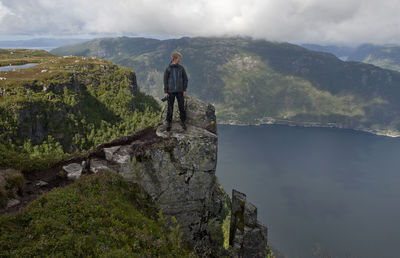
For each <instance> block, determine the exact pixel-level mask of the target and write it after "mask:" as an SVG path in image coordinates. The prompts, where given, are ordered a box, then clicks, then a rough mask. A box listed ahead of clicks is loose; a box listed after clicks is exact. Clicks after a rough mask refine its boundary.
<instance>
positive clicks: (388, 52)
mask: <svg viewBox="0 0 400 258" xmlns="http://www.w3.org/2000/svg"><path fill="white" fill-rule="evenodd" d="M301 46H303V47H305V48H307V49H309V50H313V51H320V52H326V53H331V54H334V55H335V56H337V57H338V58H340V59H342V60H347V61H357V62H363V63H367V64H372V65H375V66H379V67H381V68H384V69H391V70H395V71H400V46H397V45H373V44H362V45H360V46H358V47H344V46H334V45H329V46H321V45H316V44H302V45H301Z"/></svg>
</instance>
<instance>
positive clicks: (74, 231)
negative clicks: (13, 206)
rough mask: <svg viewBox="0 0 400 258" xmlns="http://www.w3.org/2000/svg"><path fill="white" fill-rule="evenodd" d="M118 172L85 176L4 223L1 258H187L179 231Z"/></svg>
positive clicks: (0, 221)
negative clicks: (104, 257) (167, 224)
mask: <svg viewBox="0 0 400 258" xmlns="http://www.w3.org/2000/svg"><path fill="white" fill-rule="evenodd" d="M155 214H157V212H156V210H155V208H154V207H153V206H152V204H151V203H150V202H149V200H148V199H147V198H146V196H145V194H144V193H143V192H142V191H141V190H140V189H139V188H138V186H136V185H133V184H131V183H128V182H127V181H125V180H124V179H123V178H122V177H121V176H119V175H117V174H115V173H111V172H109V173H99V174H96V175H91V176H85V177H83V178H81V179H79V180H77V181H76V182H75V183H74V184H73V185H70V186H67V187H65V188H63V189H55V190H53V191H51V192H50V193H47V194H44V195H42V196H41V197H40V198H39V199H37V200H36V201H34V202H33V203H31V204H30V205H29V206H28V207H27V208H26V209H24V210H23V211H20V212H19V213H17V214H15V215H4V216H3V217H1V218H0V256H1V257H33V256H52V257H77V256H80V257H83V256H84V257H87V256H93V257H98V256H107V257H122V256H123V257H144V256H146V257H188V256H189V255H190V252H189V251H188V250H187V249H185V248H184V246H183V243H182V241H181V239H180V235H179V234H178V233H177V232H176V230H174V229H173V230H172V231H171V232H167V230H166V224H165V222H164V221H163V219H162V217H159V218H157V217H156V216H155Z"/></svg>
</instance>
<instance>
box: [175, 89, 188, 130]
mask: <svg viewBox="0 0 400 258" xmlns="http://www.w3.org/2000/svg"><path fill="white" fill-rule="evenodd" d="M176 98H177V99H178V107H179V116H180V118H181V125H182V127H183V129H186V125H185V121H186V110H185V98H184V96H183V92H178V93H177V94H176Z"/></svg>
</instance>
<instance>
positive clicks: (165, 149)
mask: <svg viewBox="0 0 400 258" xmlns="http://www.w3.org/2000/svg"><path fill="white" fill-rule="evenodd" d="M185 105H186V110H187V117H188V119H187V130H183V129H182V128H181V127H180V125H179V123H178V122H177V119H178V115H177V114H174V119H175V120H174V121H173V124H172V130H171V131H170V132H167V131H166V130H165V129H166V126H165V124H163V121H165V115H166V110H165V108H164V111H163V114H162V116H161V122H160V125H159V126H158V127H157V128H156V129H153V128H147V129H145V130H142V131H140V132H138V133H136V134H135V135H133V136H129V137H128V136H127V137H120V138H118V139H115V140H114V141H112V142H110V143H106V144H102V145H99V146H98V147H97V148H95V149H94V150H92V151H91V152H90V153H88V155H87V159H86V160H83V162H82V163H81V164H79V163H71V164H68V165H66V166H64V170H66V171H67V173H68V174H69V176H70V177H71V178H74V177H75V178H76V177H79V175H80V174H81V173H82V172H83V173H84V172H85V170H86V171H87V172H88V173H98V172H100V171H114V172H116V173H118V174H120V175H122V176H123V177H124V178H125V179H127V180H128V181H131V182H134V183H136V184H138V185H140V186H141V187H142V188H143V189H144V191H145V192H146V193H147V194H148V195H149V196H150V197H151V198H152V200H153V202H154V203H155V204H156V206H157V207H158V208H160V209H161V210H162V213H163V215H164V216H165V218H166V219H167V221H169V223H171V224H173V222H174V221H175V220H176V222H177V223H178V224H179V229H180V231H181V232H182V234H183V239H185V240H186V241H187V242H188V243H190V245H191V246H192V248H193V249H194V250H195V252H196V253H197V254H199V255H201V256H207V257H215V256H220V255H221V253H220V252H221V247H222V241H223V235H222V229H221V224H222V221H223V220H224V219H225V217H226V215H227V212H226V211H224V202H225V195H224V192H223V190H221V188H220V187H219V185H218V183H217V178H216V176H215V170H216V165H217V147H218V137H217V133H216V118H215V110H214V107H213V106H212V105H211V104H209V103H206V102H203V101H201V100H198V99H195V98H191V97H187V98H186V100H185ZM175 110H177V108H175ZM235 232H236V231H235ZM263 232H264V231H263ZM253 246H259V247H260V246H261V251H260V250H259V251H258V252H254V253H260V254H261V253H265V247H266V228H265V234H264V237H263V241H262V242H261V245H260V243H258V244H254V245H253ZM240 248H241V247H240V246H238V245H237V246H236V249H240ZM236 253H237V254H238V255H239V256H240V257H242V255H243V250H241V251H239V250H236ZM260 257H261V256H260Z"/></svg>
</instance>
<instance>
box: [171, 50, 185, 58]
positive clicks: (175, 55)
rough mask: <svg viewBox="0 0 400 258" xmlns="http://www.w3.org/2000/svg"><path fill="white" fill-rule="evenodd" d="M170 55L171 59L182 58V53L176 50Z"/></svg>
mask: <svg viewBox="0 0 400 258" xmlns="http://www.w3.org/2000/svg"><path fill="white" fill-rule="evenodd" d="M171 57H172V60H174V59H178V57H180V58H182V54H181V53H179V52H178V51H174V52H172V54H171Z"/></svg>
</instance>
